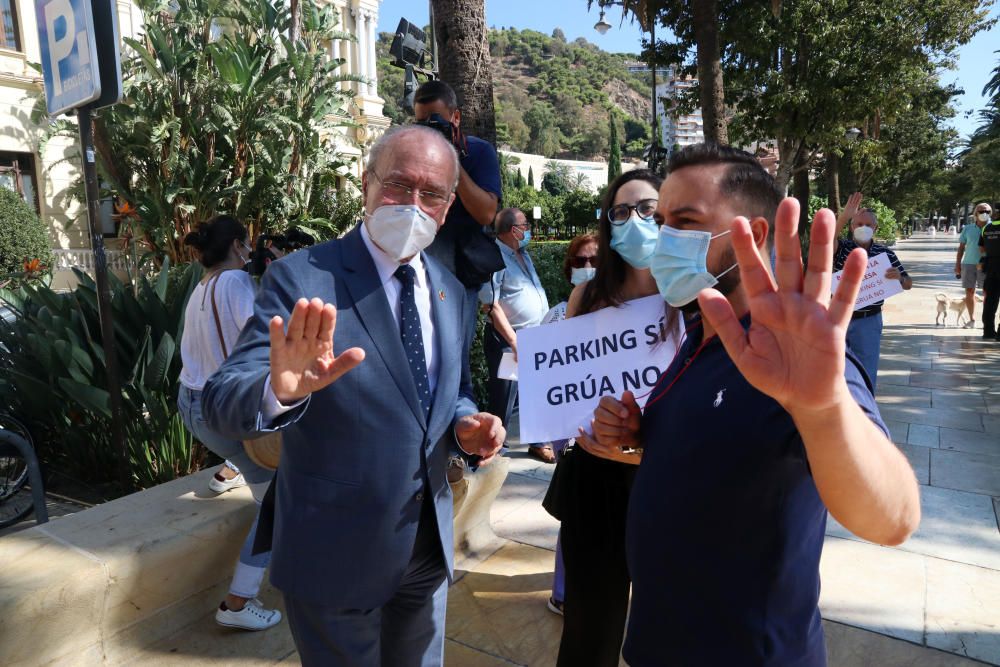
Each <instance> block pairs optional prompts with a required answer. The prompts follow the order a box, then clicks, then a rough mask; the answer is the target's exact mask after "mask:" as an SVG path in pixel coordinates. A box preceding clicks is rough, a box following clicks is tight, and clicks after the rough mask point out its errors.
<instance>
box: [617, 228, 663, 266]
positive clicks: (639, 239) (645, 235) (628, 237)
mask: <svg viewBox="0 0 1000 667" xmlns="http://www.w3.org/2000/svg"><path fill="white" fill-rule="evenodd" d="M656 237H657V229H656V223H655V222H653V219H652V218H640V217H639V216H638V214H633V215H632V217H631V218H629V219H628V220H626V221H625V222H624V223H623V224H621V225H611V249H612V250H614V251H615V252H617V253H618V254H619V255H621V258H622V259H624V260H625V261H626V262H628V263H629V264H630V265H632V266H633V267H634V268H637V269H648V268H649V259H650V257H651V256H652V255H653V250H654V249H655V248H656Z"/></svg>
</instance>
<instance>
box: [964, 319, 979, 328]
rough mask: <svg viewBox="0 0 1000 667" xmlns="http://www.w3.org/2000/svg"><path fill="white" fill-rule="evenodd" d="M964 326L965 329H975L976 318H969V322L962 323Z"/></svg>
mask: <svg viewBox="0 0 1000 667" xmlns="http://www.w3.org/2000/svg"><path fill="white" fill-rule="evenodd" d="M962 328H963V329H975V328H976V321H975V320H969V321H968V322H966V323H965V324H963V325H962Z"/></svg>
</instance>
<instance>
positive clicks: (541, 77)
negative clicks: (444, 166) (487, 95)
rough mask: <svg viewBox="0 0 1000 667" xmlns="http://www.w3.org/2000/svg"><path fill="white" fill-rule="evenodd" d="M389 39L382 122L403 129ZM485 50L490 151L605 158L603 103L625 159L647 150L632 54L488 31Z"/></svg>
mask: <svg viewBox="0 0 1000 667" xmlns="http://www.w3.org/2000/svg"><path fill="white" fill-rule="evenodd" d="M392 37H393V36H392V35H391V34H389V33H382V34H381V35H380V37H379V44H378V66H379V81H380V89H381V91H382V96H383V97H384V98H385V100H386V105H385V109H384V113H385V114H386V116H388V117H389V118H391V119H392V120H393V121H394V122H396V123H405V122H409V120H410V119H409V117H408V115H407V114H406V113H405V112H404V111H403V110H402V108H401V104H400V100H401V97H402V86H403V82H402V70H400V69H399V68H397V67H393V66H392V65H391V64H390V58H389V55H388V48H389V44H390V43H391V41H392ZM489 48H490V58H491V63H492V68H493V79H494V88H495V95H494V97H495V110H496V133H497V145H498V146H500V147H502V148H505V149H509V150H512V151H517V152H528V153H535V154H540V155H544V156H545V157H547V158H566V159H587V160H590V159H607V157H608V150H609V147H610V143H609V141H608V139H609V136H608V124H607V109H608V106H609V104H610V105H612V106H614V107H615V108H617V109H618V110H619V112H620V116H621V117H622V118H623V119H624V123H625V125H626V137H627V139H626V141H625V144H626V145H625V153H626V155H627V156H629V157H638V156H639V155H641V153H642V151H643V150H644V149H645V147H646V146H648V145H649V143H650V137H651V136H652V135H651V132H650V126H649V108H650V107H649V105H650V103H649V100H648V99H647V97H646V95H647V93H646V91H647V89H648V84H647V82H646V81H645V79H644V77H643V76H642V75H639V74H634V73H632V72H629V71H628V68H627V67H626V65H625V63H626V61H628V60H634V59H635V57H636V56H634V55H628V54H612V53H607V52H605V51H602V50H601V49H600V48H598V47H597V46H596V45H594V44H591V43H590V42H588V41H587V40H585V39H583V38H580V39H578V40H576V41H574V42H567V41H566V38H565V34H564V33H562V31H561V30H559V29H558V28H556V29H555V30H553V32H552V35H551V36H549V35H546V34H544V33H541V32H537V31H534V30H517V29H514V28H507V29H499V30H491V31H490V32H489ZM620 122H621V121H620ZM619 129H621V128H619Z"/></svg>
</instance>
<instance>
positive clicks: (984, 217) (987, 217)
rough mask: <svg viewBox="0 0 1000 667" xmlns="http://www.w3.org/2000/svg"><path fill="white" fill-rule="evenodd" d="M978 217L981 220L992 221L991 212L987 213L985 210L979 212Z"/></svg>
mask: <svg viewBox="0 0 1000 667" xmlns="http://www.w3.org/2000/svg"><path fill="white" fill-rule="evenodd" d="M976 217H977V218H979V222H989V221H990V214H989V213H986V212H985V211H984V212H982V213H977V214H976Z"/></svg>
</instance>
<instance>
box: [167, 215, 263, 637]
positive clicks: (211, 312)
mask: <svg viewBox="0 0 1000 667" xmlns="http://www.w3.org/2000/svg"><path fill="white" fill-rule="evenodd" d="M184 243H185V245H190V246H193V247H194V248H195V250H197V251H198V255H199V258H200V260H201V263H202V265H203V266H204V267H205V269H206V272H205V277H204V278H202V280H201V282H199V283H198V285H197V286H196V287H195V288H194V290H193V291H192V293H191V298H190V299H189V301H188V304H187V308H186V310H185V311H184V335H183V336H182V338H181V360H182V361H183V363H184V366H183V368H182V369H181V376H180V381H181V389H180V394H179V396H178V398H177V407H178V409H179V410H180V413H181V419H183V420H184V424H185V426H187V428H188V430H189V431H191V433H192V434H193V435H194V437H195V438H197V439H198V441H199V442H201V443H202V444H203V445H205V446H206V447H208V448H209V449H210V450H212V451H213V452H215V453H216V454H218V455H219V456H221V457H223V458H225V459H226V460H227V461H232V462H233V463H234V464H236V465H237V466H238V467H239V470H240V472H241V473H242V475H243V477H244V479H245V480H246V482H247V485H248V486H249V487H250V490H251V492H252V493H253V497H254V500H256V501H257V505H258V507H259V506H260V501H261V499H262V498H263V496H264V492H265V491H266V490H267V485H268V483H269V482H270V481H271V477H272V473H271V471H269V470H266V469H264V468H262V467H260V466H259V465H257V464H256V463H254V462H253V461H251V460H250V457H248V456H247V454H246V452H245V451H244V449H243V443H242V442H240V441H239V440H231V439H229V438H226V437H223V436H221V435H219V434H217V433H214V432H213V431H211V430H209V428H208V426H207V425H206V423H205V420H204V418H203V416H202V411H201V390H202V388H203V387H204V386H205V383H206V382H207V381H208V378H209V377H210V376H211V375H212V374H213V373H215V371H216V370H217V369H218V368H219V366H221V365H222V362H223V361H224V360H225V358H226V356H227V355H228V353H229V352H231V351H232V349H233V346H234V345H235V344H236V339H237V338H238V337H239V335H240V331H241V330H242V329H243V325H244V324H246V322H247V320H248V319H250V316H251V315H252V314H253V302H254V295H255V285H254V282H253V279H252V278H251V277H250V275H249V274H248V273H246V272H244V271H241V270H240V269H242V268H243V266H244V265H245V264H246V262H247V259H248V256H249V254H250V246H249V245H247V230H246V228H245V227H244V226H243V225H242V224H240V223H239V222H238V221H237V220H235V219H233V218H231V217H229V216H226V215H220V216H217V217H215V218H213V219H212V220H211V221H210V222H208V223H203V224H201V225H199V226H198V229H197V230H196V231H193V232H191V233H190V234H188V235H187V236H186V237H185V239H184ZM213 301H214V305H215V307H214V308H213ZM256 532H257V519H256V518H255V519H254V523H253V526H252V527H251V528H250V532H249V534H248V535H247V537H246V540H244V543H243V547H242V549H241V550H240V558H239V562H238V563H237V564H236V571H235V573H234V575H233V580H232V583H231V584H230V587H229V594H228V595H227V596H226V598H225V600H223V601H222V603H221V604H220V605H219V609H218V610H217V611H216V612H215V620H216V622H218V623H219V624H220V625H225V626H228V627H234V628H242V629H246V630H263V629H266V628H269V627H271V626H273V625H275V624H277V623H278V622H279V621H280V620H281V612H279V611H278V610H277V609H264V608H263V606H262V605H261V603H260V601H258V600H257V599H256V598H257V593H258V592H259V591H260V586H261V582H262V581H263V579H264V573H265V571H266V569H267V566H268V564H269V563H270V560H271V554H270V552H267V553H262V554H257V555H253V553H252V550H253V542H254V536H255V535H256Z"/></svg>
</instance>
